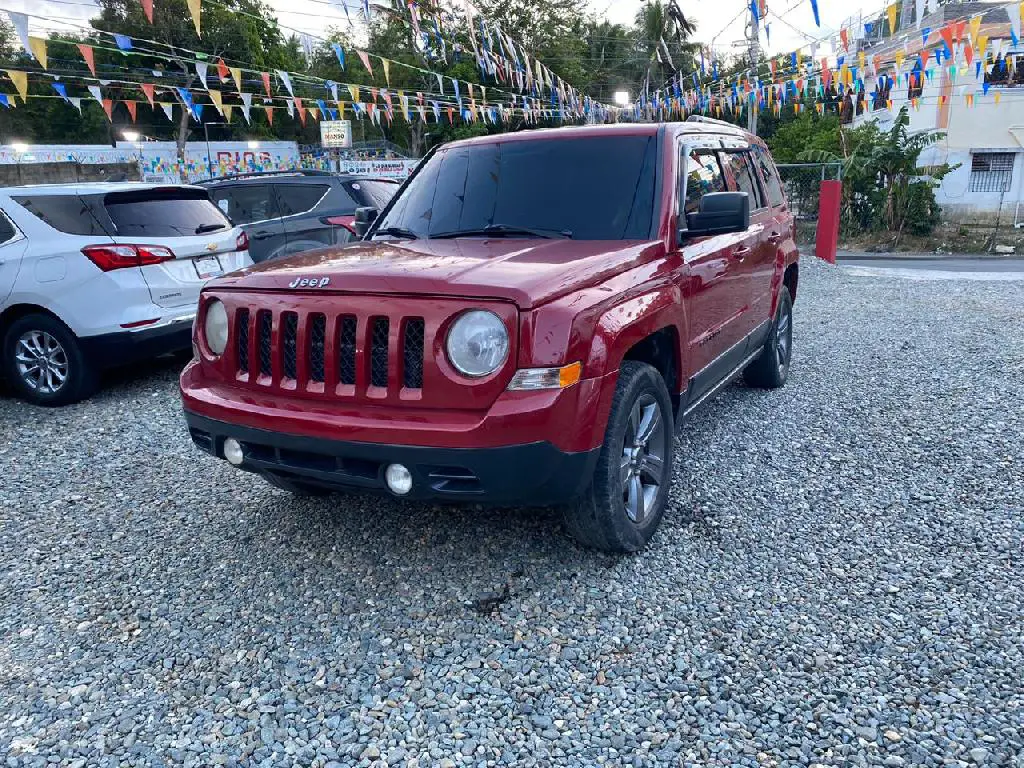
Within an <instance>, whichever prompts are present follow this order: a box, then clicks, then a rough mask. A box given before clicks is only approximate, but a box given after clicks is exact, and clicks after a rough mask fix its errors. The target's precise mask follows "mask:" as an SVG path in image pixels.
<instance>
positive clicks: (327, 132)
mask: <svg viewBox="0 0 1024 768" xmlns="http://www.w3.org/2000/svg"><path fill="white" fill-rule="evenodd" d="M320 143H321V144H322V145H323V146H325V147H351V146H352V121H351V120H322V121H321V122H320Z"/></svg>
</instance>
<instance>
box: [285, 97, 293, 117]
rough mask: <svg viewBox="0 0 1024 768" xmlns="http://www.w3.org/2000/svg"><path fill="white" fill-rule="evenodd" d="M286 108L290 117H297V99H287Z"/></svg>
mask: <svg viewBox="0 0 1024 768" xmlns="http://www.w3.org/2000/svg"><path fill="white" fill-rule="evenodd" d="M284 105H285V108H286V109H287V110H288V117H290V118H293V119H294V118H295V99H285V100H284Z"/></svg>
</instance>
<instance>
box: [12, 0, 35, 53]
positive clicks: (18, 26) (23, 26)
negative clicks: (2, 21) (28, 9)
mask: <svg viewBox="0 0 1024 768" xmlns="http://www.w3.org/2000/svg"><path fill="white" fill-rule="evenodd" d="M7 15H8V16H10V17H11V24H13V25H14V31H15V32H17V33H18V39H19V40H20V41H21V47H22V48H24V49H25V53H27V54H28V55H29V56H32V55H33V54H32V47H31V46H30V45H29V44H28V16H26V15H25V14H24V13H16V12H15V11H8V12H7Z"/></svg>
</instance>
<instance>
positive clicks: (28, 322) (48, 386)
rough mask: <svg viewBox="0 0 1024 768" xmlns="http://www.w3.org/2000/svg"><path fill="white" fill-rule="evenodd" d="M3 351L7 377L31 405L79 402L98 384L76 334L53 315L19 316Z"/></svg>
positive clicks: (13, 324) (93, 369)
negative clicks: (41, 365)
mask: <svg viewBox="0 0 1024 768" xmlns="http://www.w3.org/2000/svg"><path fill="white" fill-rule="evenodd" d="M0 349H2V355H3V361H2V364H3V371H4V375H5V377H6V378H7V380H8V381H9V382H10V384H11V386H12V387H13V388H14V391H15V392H17V393H18V395H19V396H20V397H22V398H23V399H25V400H27V401H29V402H30V403H35V404H36V405H45V406H58V405H68V404H69V403H76V402H78V401H79V400H84V399H85V398H87V397H89V395H91V394H92V393H93V392H95V391H96V388H97V386H98V385H99V372H98V371H97V369H96V367H95V366H94V365H93V364H92V363H91V362H90V361H89V360H88V359H87V358H86V356H85V353H84V352H83V351H82V345H81V344H79V342H78V339H77V337H76V336H75V334H73V333H72V332H71V331H70V330H69V329H68V327H67V326H66V325H64V323H62V322H60V320H57V319H56V318H55V317H52V316H50V315H44V314H41V313H40V314H31V315H25V316H24V317H19V318H18V319H17V320H15V321H14V322H13V323H11V325H10V326H9V327H8V329H7V332H6V333H5V334H4V337H3V343H2V346H0ZM40 362H42V364H43V368H42V369H40V365H39V363H40ZM61 376H63V378H60V377H61Z"/></svg>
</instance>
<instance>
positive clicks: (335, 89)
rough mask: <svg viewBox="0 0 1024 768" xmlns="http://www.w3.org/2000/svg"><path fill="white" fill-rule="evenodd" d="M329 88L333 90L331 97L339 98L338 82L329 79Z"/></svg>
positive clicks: (335, 99)
mask: <svg viewBox="0 0 1024 768" xmlns="http://www.w3.org/2000/svg"><path fill="white" fill-rule="evenodd" d="M327 90H328V91H330V92H331V99H333V100H334V101H337V100H338V84H337V83H336V82H334V81H333V80H328V81H327Z"/></svg>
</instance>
